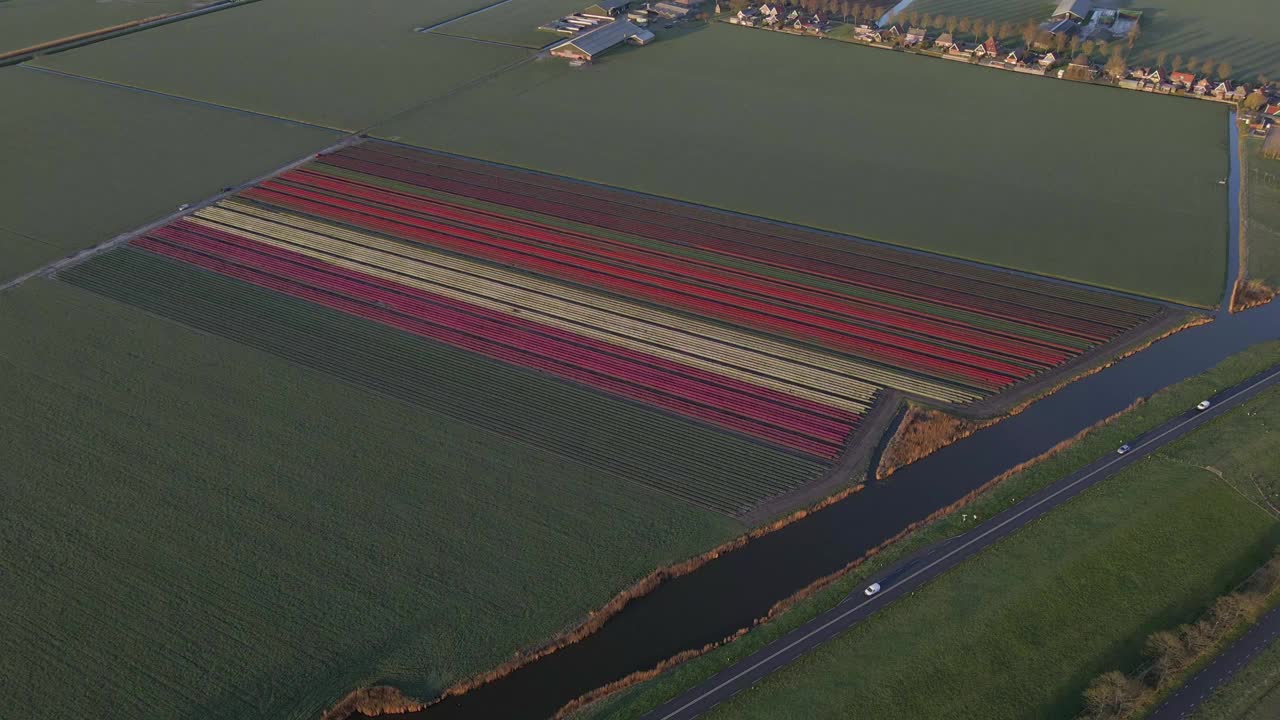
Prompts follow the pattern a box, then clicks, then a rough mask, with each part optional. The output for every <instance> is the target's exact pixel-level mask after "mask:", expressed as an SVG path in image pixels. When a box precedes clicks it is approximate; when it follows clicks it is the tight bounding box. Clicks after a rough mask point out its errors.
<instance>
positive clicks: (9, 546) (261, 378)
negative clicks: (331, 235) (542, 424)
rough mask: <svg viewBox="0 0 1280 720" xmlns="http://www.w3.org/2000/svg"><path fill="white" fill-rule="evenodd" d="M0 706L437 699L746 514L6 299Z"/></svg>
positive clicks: (283, 714)
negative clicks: (377, 689) (379, 688)
mask: <svg viewBox="0 0 1280 720" xmlns="http://www.w3.org/2000/svg"><path fill="white" fill-rule="evenodd" d="M0 336H2V337H4V338H5V341H4V342H3V343H0V366H2V367H3V368H4V372H0V394H2V395H3V397H4V398H5V403H4V405H3V408H2V409H0V427H4V428H5V432H4V433H3V434H0V457H3V458H4V472H3V475H4V477H5V482H4V483H3V485H2V486H0V496H2V497H3V502H0V526H2V527H4V528H5V530H4V532H3V533H2V534H0V567H3V568H4V574H5V582H4V583H3V585H2V586H0V604H3V606H4V607H5V609H6V612H4V613H0V706H2V707H5V708H15V709H20V713H21V715H22V717H24V718H29V719H31V720H45V719H46V718H49V719H52V718H65V717H67V715H68V713H72V714H74V713H75V712H78V711H80V710H82V709H83V708H93V712H94V713H95V714H96V716H98V717H103V718H112V719H114V718H122V719H123V718H138V717H166V718H176V719H179V720H185V719H188V718H189V719H190V720H220V719H222V718H227V719H228V720H230V719H231V718H234V719H235V720H247V719H249V718H262V719H263V720H267V719H270V720H290V719H295V718H296V719H301V718H314V717H317V716H318V715H319V714H320V712H321V711H322V710H323V709H324V708H325V707H327V706H328V705H330V704H332V703H333V702H335V701H336V700H337V699H338V698H339V697H340V696H341V695H343V694H344V693H346V692H347V691H348V690H351V689H352V688H354V687H357V686H359V685H364V684H369V683H374V682H389V683H392V684H395V685H397V686H400V687H403V688H405V689H406V691H408V692H410V693H412V694H417V695H421V696H430V695H431V694H432V693H434V692H437V691H439V690H440V689H442V688H443V687H444V686H446V685H448V684H450V683H452V682H454V681H457V680H460V679H462V678H464V677H467V676H469V675H471V674H473V673H477V672H480V671H483V670H486V669H488V668H490V667H493V666H495V665H497V664H498V663H500V662H502V661H503V660H505V659H507V658H508V657H510V655H511V653H512V652H513V651H515V650H516V649H517V648H521V647H532V646H536V645H537V644H539V643H541V642H543V641H545V640H546V639H548V638H550V637H551V636H552V635H554V634H555V633H557V632H558V631H560V630H562V629H564V628H566V627H567V626H569V625H570V624H572V623H575V622H577V621H578V620H580V619H581V618H582V617H583V616H584V615H585V614H586V613H587V612H588V611H589V610H591V609H593V608H596V607H598V606H600V605H601V604H603V603H604V602H606V601H607V600H609V599H610V598H611V597H612V596H613V595H614V593H616V592H618V591H619V590H621V589H622V588H624V587H625V586H627V585H628V584H629V583H631V582H633V581H635V580H636V579H638V578H639V577H641V576H643V575H644V574H646V573H648V572H649V571H650V570H652V569H653V568H654V567H658V566H662V565H665V564H669V563H671V562H674V561H679V560H681V559H683V558H686V557H689V556H692V555H695V554H697V553H698V552H701V551H702V550H704V549H705V548H707V547H711V546H713V545H715V544H717V543H719V542H722V541H724V540H726V539H728V538H729V537H732V536H733V535H735V534H736V533H738V532H740V530H741V527H740V525H738V524H737V523H735V522H733V521H731V520H729V519H727V518H725V517H723V516H721V515H717V514H714V513H710V512H706V511H703V510H699V509H697V508H695V507H693V506H691V505H688V504H685V503H682V502H679V501H677V500H675V499H673V498H671V497H669V496H667V495H665V494H663V493H660V492H656V491H654V490H651V489H649V488H646V487H644V486H642V485H639V484H636V483H632V482H627V481H624V480H621V479H620V478H618V477H617V476H616V475H614V474H611V473H606V472H603V471H601V470H598V469H596V468H594V467H592V466H588V465H585V464H583V463H580V462H577V461H575V460H573V459H570V458H568V457H566V456H565V455H562V454H557V453H552V452H548V451H544V450H540V449H538V448H537V447H534V446H532V445H529V444H525V443H521V442H517V441H513V440H512V439H511V438H510V437H508V436H506V435H503V434H500V433H496V432H493V431H490V430H487V429H484V428H481V427H479V426H476V425H473V424H470V423H467V422H459V421H458V420H457V419H456V418H455V417H454V416H453V415H448V414H443V413H440V412H438V411H437V410H435V409H434V408H432V407H430V406H429V405H425V404H410V403H407V402H401V401H398V400H395V399H392V398H390V397H388V396H386V395H382V394H378V393H373V392H369V391H367V390H365V389H363V388H361V387H359V386H354V385H350V384H347V383H344V382H341V381H336V380H335V379H334V378H333V376H331V375H329V374H326V373H322V372H317V371H314V370H311V369H308V368H305V367H302V366H299V365H295V364H293V363H290V362H287V361H285V360H282V359H280V358H278V357H276V356H274V355H271V354H268V353H264V352H260V351H257V350H254V349H252V348H249V347H246V346H244V345H241V344H239V343H235V342H230V341H227V340H224V339H221V338H218V337H216V336H212V335H209V334H206V333H204V332H200V331H196V330H191V329H189V328H187V327H184V326H182V325H179V324H176V323H173V322H170V321H168V320H164V319H161V318H157V317H155V316H153V315H150V314H148V313H145V312H142V311H139V310H138V309H136V308H133V307H131V306H128V305H124V304H119V303H116V302H114V301H110V300H107V299H104V298H102V297H100V296H98V295H95V294H93V293H89V292H86V291H83V290H80V289H77V288H75V287H72V286H69V285H66V284H63V283H55V282H50V281H46V280H33V281H31V282H30V283H28V284H27V285H24V286H23V287H21V288H19V289H17V290H13V291H10V292H6V293H3V294H0Z"/></svg>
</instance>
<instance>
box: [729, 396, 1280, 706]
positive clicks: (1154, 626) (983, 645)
mask: <svg viewBox="0 0 1280 720" xmlns="http://www.w3.org/2000/svg"><path fill="white" fill-rule="evenodd" d="M1277 423H1280V390H1274V389H1273V390H1271V391H1270V392H1268V393H1266V394H1265V395H1264V396H1262V397H1260V398H1259V399H1256V400H1254V401H1252V402H1250V403H1249V404H1248V405H1247V406H1246V407H1244V408H1241V409H1239V410H1236V411H1234V412H1232V413H1230V414H1228V415H1227V416H1225V417H1223V418H1222V419H1220V420H1218V421H1217V422H1214V423H1213V424H1211V425H1210V426H1207V427H1206V428H1204V429H1202V430H1200V431H1198V432H1197V433H1194V434H1193V435H1191V436H1190V437H1189V438H1187V439H1186V440H1185V441H1183V442H1179V443H1175V444H1174V445H1173V446H1171V447H1170V448H1169V449H1168V450H1167V452H1161V453H1159V454H1158V455H1157V456H1155V457H1152V458H1149V459H1147V460H1144V461H1143V462H1141V463H1140V464H1139V465H1137V466H1135V467H1134V468H1132V469H1128V470H1126V471H1124V472H1122V473H1120V474H1119V475H1117V476H1116V477H1114V478H1111V479H1108V480H1106V481H1105V482H1104V483H1102V484H1100V485H1099V486H1097V487H1096V488H1093V489H1091V490H1090V491H1088V492H1087V493H1086V494H1084V495H1083V496H1081V497H1080V498H1077V499H1075V500H1073V501H1071V502H1070V503H1069V504H1067V505H1065V506H1063V507H1062V508H1060V509H1058V510H1055V511H1054V512H1053V513H1051V514H1050V515H1048V516H1046V517H1045V518H1044V519H1042V520H1040V521H1038V522H1036V523H1035V524H1034V525H1032V526H1030V527H1028V528H1026V529H1024V530H1022V531H1020V532H1019V533H1018V534H1016V535H1014V536H1012V537H1011V538H1009V539H1007V540H1004V541H1002V542H1001V543H999V544H998V545H996V546H995V547H993V548H992V549H990V550H988V551H985V552H984V553H982V554H981V555H979V556H978V557H976V558H974V559H973V560H970V561H968V562H966V563H965V564H964V565H962V566H961V567H959V568H957V569H956V570H953V571H951V572H949V573H948V574H947V575H945V576H944V577H942V578H941V579H939V580H937V581H935V582H933V583H932V584H930V585H929V586H927V587H926V588H925V589H923V590H921V591H917V592H916V593H915V594H913V595H912V596H910V597H908V598H904V599H902V600H900V601H898V602H896V603H894V604H893V605H892V606H890V607H888V608H887V609H885V610H883V611H881V612H880V613H878V614H877V615H876V616H875V617H874V618H873V619H872V620H871V621H869V622H867V623H864V624H862V625H859V626H857V627H855V628H853V629H852V630H851V631H849V632H847V633H845V634H843V635H841V636H840V637H839V638H837V639H836V640H835V641H833V642H831V643H828V644H827V645H824V646H823V647H821V648H819V649H818V650H816V651H814V652H813V653H811V654H809V655H808V656H806V657H804V658H803V659H801V660H800V661H799V662H797V663H795V664H794V665H791V666H790V667H788V668H787V669H785V670H783V671H781V672H780V673H777V674H775V675H772V676H770V677H769V678H768V679H766V680H764V681H762V682H760V683H758V684H757V685H755V686H754V687H753V688H752V689H751V690H749V691H747V692H744V693H742V694H740V695H738V696H736V697H735V698H734V699H733V700H731V701H730V702H728V703H726V704H724V705H722V706H720V707H719V708H717V709H716V710H715V711H713V712H712V713H710V714H709V715H708V717H709V718H730V717H732V718H772V719H776V718H792V717H794V718H802V717H803V718H835V717H848V716H849V715H850V713H853V712H857V713H858V714H860V715H861V714H865V715H867V716H869V717H912V718H1010V719H1012V718H1026V717H1036V718H1063V719H1067V718H1072V717H1075V716H1076V714H1077V713H1078V712H1079V710H1080V709H1081V700H1080V692H1081V691H1082V690H1083V689H1084V686H1085V685H1086V684H1087V683H1088V681H1089V680H1090V679H1091V678H1092V677H1094V676H1095V675H1097V674H1099V673H1101V672H1104V671H1107V670H1111V669H1116V668H1124V669H1129V668H1132V667H1136V666H1137V665H1138V664H1140V663H1141V650H1142V645H1143V642H1144V640H1145V638H1146V636H1147V635H1148V634H1150V633H1151V632H1153V631H1155V630H1158V629H1163V628H1165V627H1169V626H1172V625H1174V624H1177V623H1178V622H1185V621H1187V620H1190V619H1192V618H1194V617H1196V616H1198V615H1199V613H1200V612H1201V611H1202V610H1203V609H1204V608H1205V607H1206V606H1207V604H1208V603H1209V602H1211V601H1212V600H1213V599H1214V598H1215V597H1216V596H1218V595H1219V594H1221V593H1223V592H1226V591H1228V590H1230V589H1231V588H1232V587H1233V586H1234V585H1235V584H1236V583H1237V582H1239V581H1240V580H1242V579H1243V578H1244V577H1246V576H1247V575H1249V573H1251V572H1252V571H1253V570H1254V569H1255V568H1256V567H1257V566H1258V565H1259V564H1260V563H1261V562H1263V561H1264V560H1265V559H1266V558H1267V557H1268V556H1269V555H1270V554H1271V552H1272V550H1273V548H1274V547H1275V543H1276V541H1277V540H1278V539H1280V523H1277V521H1276V517H1275V516H1273V515H1272V514H1270V513H1269V512H1267V511H1265V510H1263V509H1262V508H1260V507H1258V506H1255V505H1254V504H1253V503H1251V502H1249V501H1248V500H1246V499H1244V498H1242V497H1241V496H1240V495H1239V494H1237V493H1236V491H1235V490H1234V489H1233V488H1232V487H1231V486H1229V485H1228V484H1227V483H1224V482H1223V481H1222V480H1220V479H1219V478H1218V477H1217V476H1216V475H1215V473H1214V472H1213V471H1211V470H1209V469H1206V466H1209V467H1216V468H1218V469H1220V470H1222V471H1223V472H1224V473H1225V474H1228V475H1231V474H1236V473H1267V474H1272V473H1275V472H1276V471H1277V470H1280V452H1277V451H1278V450H1280V440H1277V438H1276V436H1275V434H1274V430H1271V429H1270V428H1273V427H1275V425H1276V424H1277ZM1241 441H1243V442H1241Z"/></svg>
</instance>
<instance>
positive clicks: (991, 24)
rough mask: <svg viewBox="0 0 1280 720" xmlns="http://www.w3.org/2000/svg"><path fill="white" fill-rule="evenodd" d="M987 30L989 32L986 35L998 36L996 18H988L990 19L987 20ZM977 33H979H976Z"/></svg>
mask: <svg viewBox="0 0 1280 720" xmlns="http://www.w3.org/2000/svg"><path fill="white" fill-rule="evenodd" d="M985 30H986V33H987V34H986V37H997V36H996V32H997V30H996V21H995V20H988V21H987V26H986V28H985ZM975 34H977V33H975ZM983 39H984V40H985V39H986V38H983Z"/></svg>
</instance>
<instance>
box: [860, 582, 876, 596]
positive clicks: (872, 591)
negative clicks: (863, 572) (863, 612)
mask: <svg viewBox="0 0 1280 720" xmlns="http://www.w3.org/2000/svg"><path fill="white" fill-rule="evenodd" d="M878 592H880V583H871V584H870V585H868V586H867V589H866V590H863V591H862V594H863V595H866V596H867V597H871V596H872V595H875V594H876V593H878Z"/></svg>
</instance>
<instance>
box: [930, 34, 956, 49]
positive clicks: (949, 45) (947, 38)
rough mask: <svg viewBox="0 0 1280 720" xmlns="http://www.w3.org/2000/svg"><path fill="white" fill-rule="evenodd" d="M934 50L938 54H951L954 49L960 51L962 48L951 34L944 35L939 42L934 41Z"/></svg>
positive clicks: (939, 38) (940, 36) (939, 37)
mask: <svg viewBox="0 0 1280 720" xmlns="http://www.w3.org/2000/svg"><path fill="white" fill-rule="evenodd" d="M933 48H934V49H935V50H937V51H938V52H951V51H952V50H953V49H956V50H958V49H959V48H960V46H959V45H958V44H957V43H956V39H955V37H954V36H952V34H951V33H942V34H941V35H939V36H938V39H937V40H934V41H933Z"/></svg>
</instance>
